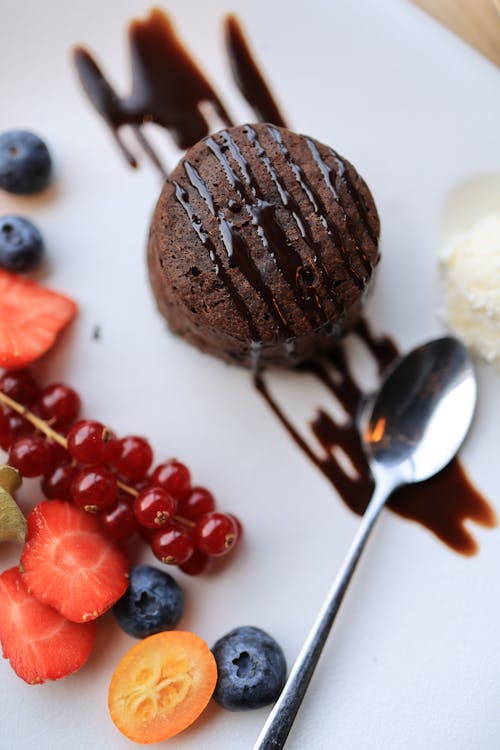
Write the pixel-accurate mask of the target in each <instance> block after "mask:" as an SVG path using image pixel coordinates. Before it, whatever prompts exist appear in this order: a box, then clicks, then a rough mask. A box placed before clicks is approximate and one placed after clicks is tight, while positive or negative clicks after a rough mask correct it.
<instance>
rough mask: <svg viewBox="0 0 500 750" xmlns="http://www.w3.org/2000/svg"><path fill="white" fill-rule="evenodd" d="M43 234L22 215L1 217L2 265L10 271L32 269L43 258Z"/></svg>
mask: <svg viewBox="0 0 500 750" xmlns="http://www.w3.org/2000/svg"><path fill="white" fill-rule="evenodd" d="M43 253H44V245H43V239H42V235H41V234H40V232H39V231H38V229H37V228H36V226H35V225H34V224H32V223H31V221H28V219H23V218H22V217H21V216H2V217H1V218H0V266H2V267H3V268H6V269H7V270H8V271H15V272H17V271H31V270H32V269H33V268H35V267H36V266H37V265H38V264H39V263H40V261H41V260H42V257H43Z"/></svg>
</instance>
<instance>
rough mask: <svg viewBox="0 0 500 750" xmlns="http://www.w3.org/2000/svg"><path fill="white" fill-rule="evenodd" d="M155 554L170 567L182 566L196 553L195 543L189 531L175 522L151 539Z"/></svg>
mask: <svg viewBox="0 0 500 750" xmlns="http://www.w3.org/2000/svg"><path fill="white" fill-rule="evenodd" d="M151 549H152V550H153V554H154V555H155V556H156V557H157V558H158V560H161V561H162V562H164V563H167V564H168V565H182V564H183V563H185V562H187V560H189V558H190V557H191V555H192V554H193V552H194V542H193V538H192V536H191V534H190V533H189V531H188V530H187V529H186V528H185V527H184V526H182V525H181V524H180V523H176V522H175V521H173V522H172V523H169V525H168V526H167V527H166V528H164V529H161V531H158V532H157V533H156V534H155V535H154V537H153V538H152V539H151Z"/></svg>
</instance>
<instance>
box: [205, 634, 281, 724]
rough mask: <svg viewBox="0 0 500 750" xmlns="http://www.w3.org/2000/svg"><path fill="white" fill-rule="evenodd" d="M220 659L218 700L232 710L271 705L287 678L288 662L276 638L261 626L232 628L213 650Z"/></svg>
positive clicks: (216, 695)
mask: <svg viewBox="0 0 500 750" xmlns="http://www.w3.org/2000/svg"><path fill="white" fill-rule="evenodd" d="M212 653H213V655H214V657H215V661H216V662H217V671H218V677H217V685H216V687H215V692H214V695H213V697H214V699H215V700H216V701H217V703H218V704H219V705H220V706H222V707H223V708H227V709H229V711H240V710H246V709H250V708H261V707H262V706H267V705H268V704H269V703H274V701H275V700H276V699H277V697H278V696H279V694H280V692H281V690H282V688H283V685H284V684H285V680H286V661H285V655H284V654H283V651H282V649H281V647H280V646H279V645H278V643H276V641H275V640H274V638H271V636H270V635H268V634H267V633H265V632H264V631H263V630H260V629H259V628H254V627H251V626H244V627H240V628H235V629H234V630H231V631H230V632H229V633H228V634H227V635H225V636H223V637H222V638H220V639H219V640H218V641H217V643H216V644H215V646H214V647H213V649H212Z"/></svg>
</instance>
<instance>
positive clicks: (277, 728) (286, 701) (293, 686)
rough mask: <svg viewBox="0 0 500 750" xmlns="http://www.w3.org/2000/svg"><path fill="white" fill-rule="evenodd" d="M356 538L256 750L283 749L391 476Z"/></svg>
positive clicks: (382, 484)
mask: <svg viewBox="0 0 500 750" xmlns="http://www.w3.org/2000/svg"><path fill="white" fill-rule="evenodd" d="M379 479H380V480H381V481H378V482H377V484H376V487H375V491H374V493H373V496H372V499H371V500H370V504H369V505H368V507H367V509H366V511H365V514H364V515H363V519H362V521H361V523H360V525H359V527H358V530H357V532H356V535H355V537H354V539H353V541H352V543H351V546H350V547H349V550H348V552H347V555H346V556H345V558H344V562H343V563H342V566H341V568H340V570H339V572H338V574H337V577H336V578H335V581H334V582H333V585H332V587H331V589H330V591H329V592H328V595H327V597H326V599H325V601H324V603H323V606H322V607H321V610H320V611H319V613H318V616H317V617H316V620H315V622H314V624H313V626H312V628H311V630H310V631H309V634H308V636H307V638H306V640H305V642H304V645H303V646H302V648H301V650H300V653H299V655H298V657H297V659H296V661H295V664H294V665H293V667H292V670H291V672H290V675H289V677H288V680H287V681H286V684H285V687H284V688H283V690H282V692H281V695H280V697H279V698H278V700H277V701H276V703H275V705H274V708H273V710H272V711H271V713H270V714H269V716H268V718H267V721H266V723H265V724H264V727H263V728H262V731H261V733H260V735H259V737H258V739H257V742H256V743H255V745H254V746H253V750H279V749H280V748H282V747H284V745H285V742H286V739H287V737H288V734H289V732H290V729H291V728H292V724H293V722H294V719H295V716H296V714H297V711H298V710H299V707H300V704H301V703H302V699H303V697H304V695H305V693H306V690H307V687H308V685H309V682H310V680H311V677H312V675H313V672H314V670H315V668H316V664H317V663H318V660H319V657H320V656H321V652H322V650H323V647H324V645H325V643H326V639H327V638H328V634H329V632H330V630H331V627H332V625H333V623H334V620H335V617H336V615H337V612H338V611H339V609H340V605H341V604H342V600H343V598H344V595H345V592H346V591H347V587H348V586H349V583H350V581H351V578H352V575H353V573H354V571H355V569H356V566H357V564H358V561H359V558H360V557H361V553H362V552H363V550H364V548H365V545H366V542H367V540H368V537H369V535H370V532H371V530H372V528H373V526H374V524H375V521H376V520H377V518H378V516H379V514H380V511H381V509H382V508H383V506H384V503H385V501H386V500H387V498H388V497H389V495H390V494H391V492H392V490H393V489H394V483H393V482H391V479H390V478H389V476H387V477H386V476H384V475H382V476H380V477H379Z"/></svg>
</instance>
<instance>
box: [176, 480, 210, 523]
mask: <svg viewBox="0 0 500 750" xmlns="http://www.w3.org/2000/svg"><path fill="white" fill-rule="evenodd" d="M212 510H215V500H214V496H213V495H212V493H211V492H209V491H208V490H206V489H205V488H204V487H193V489H192V490H191V492H190V493H189V495H187V496H186V497H183V498H182V500H179V507H178V513H179V515H180V516H182V517H183V518H187V519H188V521H197V520H198V519H199V518H201V517H202V516H203V515H205V513H210V512H211V511H212Z"/></svg>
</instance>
